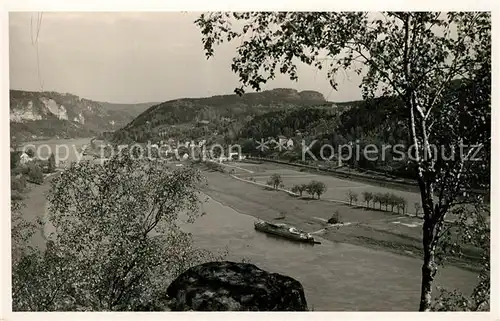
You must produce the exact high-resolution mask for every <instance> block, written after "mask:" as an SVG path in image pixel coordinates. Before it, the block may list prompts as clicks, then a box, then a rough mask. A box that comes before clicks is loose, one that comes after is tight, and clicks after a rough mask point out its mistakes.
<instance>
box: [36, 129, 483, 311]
mask: <svg viewBox="0 0 500 321" xmlns="http://www.w3.org/2000/svg"><path fill="white" fill-rule="evenodd" d="M36 143H37V146H40V145H42V144H46V145H49V146H53V147H55V146H56V145H67V146H70V147H71V146H81V145H83V144H86V143H88V139H86V140H76V141H75V140H72V141H63V140H59V141H48V142H36ZM72 157H73V158H74V157H76V154H75V155H69V159H71V158H72ZM202 210H203V211H204V212H206V213H207V214H206V215H204V216H202V217H200V218H198V219H197V220H196V221H195V223H193V224H183V229H185V230H186V231H188V232H191V233H192V234H193V238H194V242H195V244H196V245H197V246H199V247H202V248H206V249H210V250H214V251H217V250H222V249H224V248H227V249H228V251H229V257H228V259H229V260H234V261H241V260H242V259H245V260H249V261H250V262H251V263H253V264H255V265H257V266H258V267H260V268H262V269H265V270H267V271H270V272H277V273H282V274H285V275H288V276H291V277H293V278H295V279H297V280H298V281H300V282H301V284H302V285H303V286H304V290H305V293H306V298H307V302H308V304H309V306H310V307H312V308H313V309H314V310H318V311H332V310H334V311H388V310H396V311H415V310H417V309H418V302H419V295H420V268H421V260H419V259H416V258H411V257H406V256H400V255H396V254H392V253H389V252H383V251H375V250H372V249H368V248H364V247H360V246H354V245H350V244H344V243H333V242H330V241H327V240H323V239H320V240H321V242H322V244H320V245H307V244H297V243H293V242H290V241H287V240H282V239H278V238H275V237H271V236H268V235H266V234H263V233H260V232H257V231H255V230H254V227H253V223H254V221H255V218H254V217H252V216H249V215H244V214H241V213H239V212H237V211H235V210H234V209H233V208H231V207H228V206H225V205H223V204H221V203H219V202H218V201H217V200H214V199H211V198H208V201H207V202H205V203H203V204H202ZM46 232H47V231H46ZM437 283H438V284H439V285H443V286H447V287H450V288H459V289H461V290H464V291H466V292H469V291H470V290H471V289H472V287H473V285H474V283H475V276H474V274H473V273H471V272H469V271H466V270H462V269H459V268H456V267H447V268H445V269H442V270H440V272H439V274H438V279H437Z"/></svg>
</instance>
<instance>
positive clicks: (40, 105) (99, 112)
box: [10, 90, 146, 140]
mask: <svg viewBox="0 0 500 321" xmlns="http://www.w3.org/2000/svg"><path fill="white" fill-rule="evenodd" d="M107 106H108V105H107V104H106V103H101V102H96V101H92V100H89V99H85V98H80V97H78V96H75V95H72V94H61V93H57V92H30V91H21V90H11V91H10V123H11V136H13V137H15V138H16V139H19V140H30V139H40V138H70V137H82V136H89V135H93V134H96V133H99V132H103V131H114V130H117V129H119V128H121V127H122V126H124V125H126V124H127V123H128V122H130V121H132V120H133V118H134V117H135V116H137V115H138V114H139V113H140V112H142V111H143V110H144V109H145V108H146V107H143V109H140V110H137V111H136V113H134V104H130V106H129V107H130V111H131V112H130V113H124V112H119V111H115V110H112V109H111V108H109V109H108V108H106V107H107Z"/></svg>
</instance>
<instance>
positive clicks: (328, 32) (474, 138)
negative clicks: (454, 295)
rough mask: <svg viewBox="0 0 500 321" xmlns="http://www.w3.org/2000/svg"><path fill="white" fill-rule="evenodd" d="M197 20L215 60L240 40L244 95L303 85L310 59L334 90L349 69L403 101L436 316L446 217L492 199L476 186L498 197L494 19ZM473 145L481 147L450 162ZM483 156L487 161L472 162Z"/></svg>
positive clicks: (366, 90)
mask: <svg viewBox="0 0 500 321" xmlns="http://www.w3.org/2000/svg"><path fill="white" fill-rule="evenodd" d="M235 21H237V22H238V23H234V22H235ZM195 23H196V24H197V26H198V27H199V29H200V31H201V33H202V35H203V39H202V41H203V45H204V49H205V52H206V55H207V57H211V56H213V55H214V49H215V47H216V46H217V45H219V44H221V43H223V42H228V41H229V42H230V41H232V40H235V42H236V44H237V49H236V56H235V57H234V59H233V62H232V64H231V69H232V70H233V71H234V72H235V73H236V74H237V75H238V76H239V80H240V84H241V86H240V87H239V88H237V89H235V92H236V93H238V94H243V93H244V91H245V88H247V87H250V88H252V89H254V90H260V88H261V86H262V85H263V84H265V83H266V82H267V81H268V80H271V79H273V78H275V76H276V73H282V74H285V75H288V76H289V77H290V79H291V80H297V79H298V73H297V62H298V61H301V62H302V63H305V64H307V65H311V66H314V67H316V68H317V69H320V70H321V69H326V70H327V76H328V79H329V81H330V84H331V86H332V87H333V88H334V89H336V88H337V79H338V77H336V76H337V74H338V73H339V72H341V71H342V70H345V71H350V72H355V73H357V74H363V75H364V77H363V78H362V80H361V88H362V94H363V96H364V98H365V99H370V98H373V97H375V96H376V95H378V96H380V95H382V96H392V97H396V98H397V99H398V100H399V101H400V102H401V104H400V106H398V107H395V108H401V109H402V110H401V111H402V112H403V113H404V114H405V115H406V123H405V124H404V125H402V126H403V127H404V128H405V131H406V132H407V134H408V142H409V144H411V145H413V146H414V147H415V148H414V151H413V155H412V156H414V157H413V160H412V162H414V164H415V166H416V168H417V179H416V180H417V182H418V186H419V189H420V193H421V202H422V207H423V215H424V217H423V220H424V222H423V229H422V233H423V235H422V242H423V249H424V257H423V264H422V282H421V298H420V304H419V310H420V311H428V310H430V309H431V308H432V304H433V303H432V296H431V294H432V293H431V291H432V284H433V281H434V278H435V275H436V273H437V270H438V266H437V261H436V260H437V257H436V256H437V254H438V250H439V248H440V246H441V244H442V242H443V240H444V239H445V238H446V228H443V227H444V219H445V216H446V214H447V213H449V212H450V211H455V210H458V209H459V208H461V207H460V205H463V204H465V203H467V204H472V205H474V206H479V205H481V204H482V203H483V202H484V200H483V197H482V196H478V195H473V194H472V193H471V190H472V186H474V187H475V188H481V189H485V190H489V170H490V157H489V156H490V122H491V121H490V119H491V113H490V104H491V98H490V96H491V16H490V13H488V12H452V13H440V12H381V13H366V12H312V13H299V12H278V13H277V12H244V13H218V12H212V13H208V14H203V15H201V16H200V17H199V18H198V19H197V20H196V22H195ZM243 38H244V39H245V41H242V39H243ZM463 145H467V146H480V147H481V148H480V150H479V152H478V153H476V152H477V148H476V149H468V150H466V151H465V153H464V155H463V156H462V157H454V158H452V159H449V158H445V157H442V155H449V152H450V151H451V150H455V151H457V150H460V148H461V146H463ZM443 152H445V153H443ZM474 153H476V155H475V156H476V158H479V159H480V160H478V161H470V160H469V157H470V156H472V155H473V154H474ZM469 213H470V215H472V214H471V213H472V212H471V211H469ZM485 268H486V267H485ZM488 268H489V267H488ZM488 301H489V300H488ZM471 306H475V307H476V308H477V309H482V308H484V306H485V305H484V304H482V305H481V304H479V305H474V304H471Z"/></svg>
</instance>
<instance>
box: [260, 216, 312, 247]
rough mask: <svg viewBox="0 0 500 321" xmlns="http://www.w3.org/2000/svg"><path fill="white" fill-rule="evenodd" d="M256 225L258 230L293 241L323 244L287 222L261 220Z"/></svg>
mask: <svg viewBox="0 0 500 321" xmlns="http://www.w3.org/2000/svg"><path fill="white" fill-rule="evenodd" d="M254 227H255V229H256V230H257V231H260V232H264V233H268V234H273V235H277V236H280V237H283V238H286V239H289V240H292V241H297V242H304V243H310V244H321V243H320V242H318V241H316V240H315V239H314V237H313V236H312V235H311V234H309V233H307V232H304V231H301V230H299V229H297V228H295V227H293V226H289V225H287V224H283V223H270V222H266V221H262V220H259V221H257V222H255V223H254Z"/></svg>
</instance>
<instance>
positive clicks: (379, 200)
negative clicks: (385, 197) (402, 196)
mask: <svg viewBox="0 0 500 321" xmlns="http://www.w3.org/2000/svg"><path fill="white" fill-rule="evenodd" d="M382 202H383V201H382V194H380V193H375V194H374V195H373V203H374V204H376V203H378V208H379V210H381V209H382Z"/></svg>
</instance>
